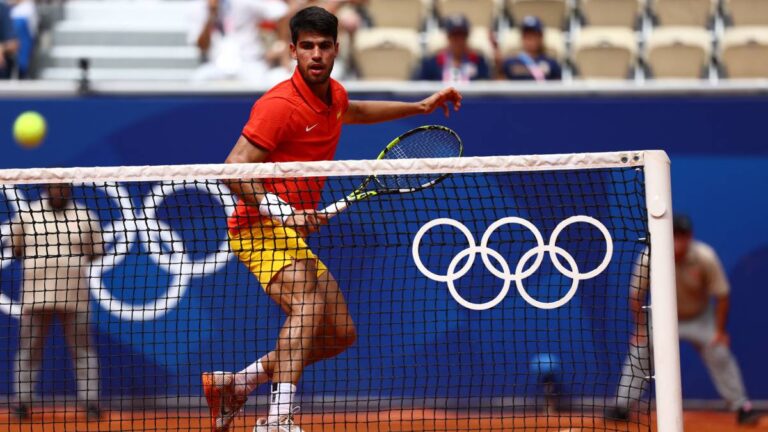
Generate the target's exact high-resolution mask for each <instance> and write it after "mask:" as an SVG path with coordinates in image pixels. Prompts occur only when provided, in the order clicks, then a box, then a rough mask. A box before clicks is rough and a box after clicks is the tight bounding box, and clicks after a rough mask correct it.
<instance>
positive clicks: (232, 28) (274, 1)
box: [188, 0, 289, 82]
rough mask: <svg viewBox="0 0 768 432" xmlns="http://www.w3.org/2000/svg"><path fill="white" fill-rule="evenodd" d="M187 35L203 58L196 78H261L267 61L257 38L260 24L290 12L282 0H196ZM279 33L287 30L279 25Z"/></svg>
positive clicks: (199, 79) (205, 79) (268, 67)
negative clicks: (196, 3)
mask: <svg viewBox="0 0 768 432" xmlns="http://www.w3.org/2000/svg"><path fill="white" fill-rule="evenodd" d="M197 2H198V5H197V9H196V11H195V14H194V17H193V22H192V26H191V28H190V31H189V34H188V39H189V41H190V43H193V44H195V45H197V46H198V48H200V53H201V57H202V58H203V61H204V62H205V63H204V64H203V65H202V66H200V68H198V70H197V71H196V72H195V74H194V77H193V79H194V80H197V81H211V80H225V79H240V80H243V81H251V82H262V81H263V80H264V79H265V77H266V75H267V73H268V71H269V69H270V65H269V62H268V61H267V59H266V57H265V54H266V49H265V47H264V44H263V42H262V39H261V38H260V27H261V26H262V25H264V24H265V23H268V22H279V21H281V20H283V19H284V18H286V17H287V15H288V14H289V5H288V4H287V3H286V2H284V1H282V0H197ZM278 27H279V29H278V30H279V31H282V35H283V36H285V34H287V33H286V32H285V31H284V30H282V29H281V28H280V27H284V23H281V25H279V26H278Z"/></svg>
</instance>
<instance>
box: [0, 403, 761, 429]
mask: <svg viewBox="0 0 768 432" xmlns="http://www.w3.org/2000/svg"><path fill="white" fill-rule="evenodd" d="M507 415H510V417H505V418H503V419H502V418H492V417H487V418H472V419H468V418H466V417H467V415H466V414H464V415H462V414H461V413H460V412H451V411H433V410H403V411H383V412H378V413H365V412H357V413H346V414H342V413H333V414H306V413H305V414H302V415H299V416H297V417H296V420H297V423H298V424H299V425H301V427H302V428H303V429H304V430H305V431H307V432H314V431H360V432H367V431H377V432H385V431H419V432H422V431H434V432H438V431H470V430H472V431H482V432H487V431H542V432H545V431H546V432H550V431H552V432H587V431H595V430H597V431H617V432H618V431H621V432H624V431H647V430H648V429H647V425H646V426H641V425H637V424H632V423H620V422H606V421H604V420H602V419H597V418H591V417H578V416H577V415H575V414H573V415H570V416H568V415H562V416H561V417H551V416H550V417H549V418H544V417H537V416H536V415H535V414H527V415H523V414H520V415H517V416H515V417H511V414H507ZM684 421H685V430H686V431H687V432H736V431H766V432H768V417H766V418H763V419H762V420H761V421H760V423H759V424H758V425H756V426H738V425H737V424H736V421H735V417H734V415H733V414H731V413H724V412H712V411H688V412H686V413H685V415H684ZM255 423H256V416H255V415H252V414H247V415H241V416H239V417H238V418H237V419H236V420H235V423H234V424H233V426H232V428H231V429H230V430H231V431H233V432H245V431H248V432H250V431H251V430H252V429H253V425H254V424H255ZM208 425H209V419H208V417H207V413H204V412H201V411H157V412H147V411H122V412H120V411H111V412H105V413H104V414H103V416H102V419H101V420H99V421H88V419H87V418H86V416H85V414H84V413H82V412H78V411H75V410H72V409H55V408H46V409H42V408H39V409H36V410H34V411H33V412H32V416H31V418H30V419H28V420H25V421H22V422H19V421H17V420H15V419H14V418H13V417H11V416H10V415H9V413H8V412H7V411H0V431H14V432H16V431H19V432H21V431H29V432H37V431H52V432H53V431H73V432H74V431H77V432H80V431H179V432H181V431H210V427H209V426H208ZM652 430H654V431H655V430H656V428H655V426H654V427H653V428H652Z"/></svg>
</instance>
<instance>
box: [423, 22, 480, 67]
mask: <svg viewBox="0 0 768 432" xmlns="http://www.w3.org/2000/svg"><path fill="white" fill-rule="evenodd" d="M446 46H448V37H447V36H446V34H445V32H443V31H433V32H430V33H429V34H427V54H428V55H434V54H435V53H437V52H438V51H440V50H441V49H444V48H445V47H446ZM469 46H470V47H471V48H472V49H474V50H477V51H479V52H480V53H482V54H483V56H485V58H486V59H487V60H489V61H490V60H493V44H491V39H490V34H489V32H488V29H487V28H484V27H474V28H473V29H472V31H471V33H470V34H469Z"/></svg>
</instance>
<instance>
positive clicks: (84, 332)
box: [11, 184, 104, 420]
mask: <svg viewBox="0 0 768 432" xmlns="http://www.w3.org/2000/svg"><path fill="white" fill-rule="evenodd" d="M11 246H12V249H13V254H14V256H16V257H17V258H20V259H21V260H22V265H23V268H24V282H23V284H22V297H21V318H20V325H19V332H20V336H19V352H18V354H17V356H16V364H15V373H14V391H15V394H16V401H15V404H14V406H13V408H12V412H13V415H14V416H15V417H16V418H18V419H22V420H23V419H25V418H27V417H28V416H29V414H30V412H29V409H30V406H31V405H32V402H33V399H34V398H33V395H34V390H35V382H36V381H37V376H38V374H39V370H40V364H41V361H42V357H43V346H44V344H45V339H46V334H47V333H48V331H49V330H50V327H51V325H52V324H53V320H54V318H57V319H58V320H59V321H60V322H61V324H62V328H63V330H64V339H65V340H66V343H67V345H68V346H69V351H70V352H71V353H72V356H73V357H74V358H73V360H74V368H75V376H76V378H77V396H78V399H79V401H80V402H81V403H83V404H85V408H86V410H87V412H88V416H89V417H90V418H92V419H97V418H98V417H99V414H100V410H99V363H98V357H97V353H96V346H95V344H94V340H93V337H92V333H91V331H90V329H89V326H90V324H89V322H90V319H89V304H88V269H89V266H90V265H91V262H92V261H93V260H95V259H97V258H98V257H100V256H101V255H103V254H104V244H103V238H102V231H101V226H100V225H99V221H98V218H97V217H96V216H95V215H94V214H92V213H91V212H90V211H88V210H87V209H85V208H82V206H80V205H79V204H77V203H76V202H75V201H74V200H73V199H72V185H70V184H50V185H47V186H46V187H45V193H44V195H43V198H42V199H41V200H40V201H37V202H34V203H32V204H30V207H29V210H28V211H25V212H22V213H19V214H18V215H17V216H16V217H15V218H14V219H13V220H12V222H11Z"/></svg>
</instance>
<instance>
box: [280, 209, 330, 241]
mask: <svg viewBox="0 0 768 432" xmlns="http://www.w3.org/2000/svg"><path fill="white" fill-rule="evenodd" d="M328 219H330V215H327V214H325V213H319V212H317V211H316V210H311V209H310V210H296V213H294V215H293V216H291V217H289V218H288V219H287V220H286V221H285V225H286V226H289V227H291V228H293V229H295V230H296V231H297V232H298V233H299V235H301V236H302V237H306V236H308V235H309V234H312V233H313V232H315V231H317V230H318V229H320V227H321V226H323V225H325V224H327V223H328Z"/></svg>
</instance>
